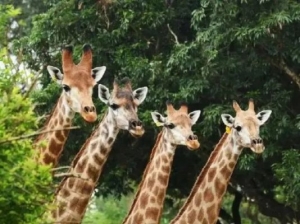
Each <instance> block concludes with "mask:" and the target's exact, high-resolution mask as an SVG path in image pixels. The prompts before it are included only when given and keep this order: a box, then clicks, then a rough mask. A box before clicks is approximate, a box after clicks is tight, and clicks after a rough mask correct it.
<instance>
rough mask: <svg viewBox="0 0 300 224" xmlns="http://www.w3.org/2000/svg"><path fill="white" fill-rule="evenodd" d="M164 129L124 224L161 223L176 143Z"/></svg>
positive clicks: (153, 150) (158, 138)
mask: <svg viewBox="0 0 300 224" xmlns="http://www.w3.org/2000/svg"><path fill="white" fill-rule="evenodd" d="M169 140H170V136H168V135H167V133H166V131H162V132H161V133H160V134H159V135H158V137H157V141H156V143H155V146H154V147H153V149H152V152H151V156H150V161H149V163H148V164H147V167H146V169H145V171H144V175H143V177H142V181H141V183H140V186H139V188H138V191H137V193H136V196H135V199H134V201H133V203H132V205H131V208H130V210H129V212H128V215H127V216H126V218H125V220H124V221H123V224H148V223H151V224H158V223H160V218H161V213H162V209H163V204H164V199H165V195H166V190H167V187H168V183H169V177H170V173H171V167H172V163H173V158H174V153H175V149H176V145H174V144H171V143H170V142H169Z"/></svg>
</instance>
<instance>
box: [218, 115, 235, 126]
mask: <svg viewBox="0 0 300 224" xmlns="http://www.w3.org/2000/svg"><path fill="white" fill-rule="evenodd" d="M221 118H222V121H223V123H224V124H225V125H226V126H227V127H232V126H233V123H234V118H233V117H232V116H231V115H230V114H221Z"/></svg>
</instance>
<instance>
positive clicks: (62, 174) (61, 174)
mask: <svg viewBox="0 0 300 224" xmlns="http://www.w3.org/2000/svg"><path fill="white" fill-rule="evenodd" d="M54 177H76V178H80V179H82V180H89V178H82V177H81V175H80V174H78V173H74V172H72V171H71V172H69V173H59V174H55V175H54Z"/></svg>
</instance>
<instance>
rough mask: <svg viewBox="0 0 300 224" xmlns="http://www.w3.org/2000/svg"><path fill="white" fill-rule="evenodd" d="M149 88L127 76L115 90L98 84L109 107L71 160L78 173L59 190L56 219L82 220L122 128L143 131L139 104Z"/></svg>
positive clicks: (136, 133) (137, 133)
mask: <svg viewBox="0 0 300 224" xmlns="http://www.w3.org/2000/svg"><path fill="white" fill-rule="evenodd" d="M121 84H123V85H121ZM147 92H148V88H147V87H141V88H138V89H136V90H134V91H133V90H132V87H131V82H130V80H129V79H128V78H124V79H123V80H121V82H118V81H116V80H115V81H114V87H113V91H112V94H110V93H109V89H108V88H107V87H106V86H104V85H101V84H100V85H99V98H100V100H101V101H102V102H104V103H105V104H106V105H108V110H107V112H106V114H105V115H104V117H103V119H102V121H101V122H100V123H99V125H98V126H97V127H96V129H95V130H94V132H93V133H92V134H91V136H90V137H89V138H88V139H87V140H86V142H85V143H84V145H83V146H82V147H81V149H80V151H79V152H78V153H77V155H76V156H75V158H74V160H73V161H72V164H71V168H70V173H74V174H76V176H77V177H75V176H69V177H65V178H64V179H63V180H62V182H61V183H60V185H59V187H58V189H57V191H56V194H55V199H54V200H55V201H54V203H55V204H56V205H57V206H56V208H55V210H54V211H53V212H52V214H51V217H52V218H53V219H54V220H55V222H58V223H81V221H82V218H83V216H84V213H85V210H86V207H87V205H88V202H89V199H90V197H91V195H92V193H93V192H94V188H95V186H96V184H97V182H98V179H99V178H100V175H101V173H102V170H103V167H104V164H105V162H106V160H107V158H108V155H109V153H110V151H111V148H112V145H113V143H114V141H115V139H116V137H117V134H118V132H119V131H120V130H127V131H129V133H130V134H131V135H132V136H133V137H141V136H142V135H143V134H144V128H143V125H142V122H141V121H140V120H139V119H138V115H137V108H138V106H139V105H140V104H141V103H142V102H143V101H144V100H145V98H146V95H147ZM78 176H79V177H78Z"/></svg>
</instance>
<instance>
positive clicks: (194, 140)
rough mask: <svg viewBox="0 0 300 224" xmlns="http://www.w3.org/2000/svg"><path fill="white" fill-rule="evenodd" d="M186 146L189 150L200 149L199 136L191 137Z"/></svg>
mask: <svg viewBox="0 0 300 224" xmlns="http://www.w3.org/2000/svg"><path fill="white" fill-rule="evenodd" d="M186 146H187V147H188V149H189V150H196V149H198V148H199V147H200V142H199V141H198V137H197V135H190V136H189V137H188V139H187V141H186Z"/></svg>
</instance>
